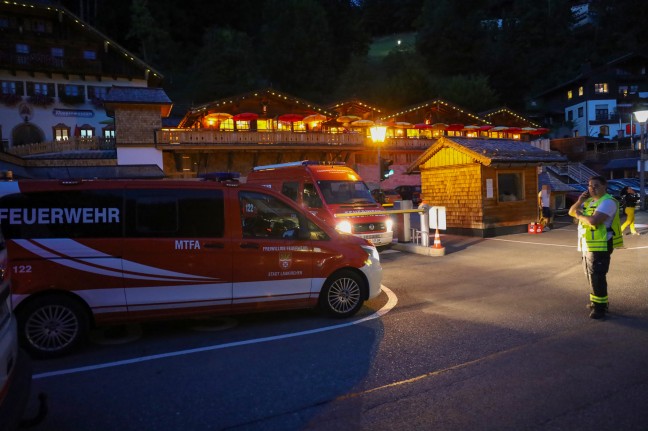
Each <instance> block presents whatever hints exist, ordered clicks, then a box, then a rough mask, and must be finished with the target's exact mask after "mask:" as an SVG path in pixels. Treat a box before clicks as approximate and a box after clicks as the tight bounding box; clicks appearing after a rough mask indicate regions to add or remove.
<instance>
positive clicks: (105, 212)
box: [0, 180, 382, 356]
mask: <svg viewBox="0 0 648 431" xmlns="http://www.w3.org/2000/svg"><path fill="white" fill-rule="evenodd" d="M0 222H1V223H2V228H3V230H4V231H5V234H6V237H7V246H8V252H9V258H10V261H9V265H10V266H11V268H12V275H13V287H14V295H13V301H14V308H15V311H16V316H17V318H18V325H19V333H20V337H21V339H22V341H23V343H24V345H25V347H26V348H27V349H29V350H31V351H32V352H34V353H36V354H39V355H41V356H55V355H58V354H62V353H65V352H66V351H68V350H69V349H71V348H73V346H74V345H75V344H77V343H78V342H79V340H81V339H82V338H83V336H84V335H85V333H86V331H87V330H88V327H89V326H90V325H91V324H109V323H122V322H127V321H141V320H146V319H166V318H178V317H193V316H204V315H214V314H233V313H244V312H253V311H264V310H277V309H289V308H308V307H315V306H318V305H319V306H320V308H321V309H323V310H324V311H325V312H327V313H328V314H330V315H333V316H337V317H346V316H350V315H352V314H354V313H355V312H357V311H358V309H359V308H360V307H361V306H362V303H363V302H364V300H366V299H368V298H371V297H374V296H376V295H378V293H379V292H380V277H381V271H382V270H381V268H380V262H379V259H378V254H377V252H376V250H375V248H374V247H372V246H371V245H370V244H368V243H367V242H366V241H364V240H361V239H359V238H355V237H353V236H349V235H343V234H340V233H338V232H336V231H335V229H332V228H331V227H329V226H327V225H326V224H325V223H323V222H321V221H320V220H318V219H317V218H316V217H314V216H312V215H311V214H309V213H308V212H306V211H304V210H303V209H301V208H300V207H299V206H297V205H296V204H295V203H294V202H292V201H290V200H289V199H287V198H286V197H285V196H282V195H280V194H277V193H274V192H272V191H270V190H267V189H264V188H261V187H256V186H252V185H247V184H238V182H231V181H229V182H217V181H166V180H151V181H148V180H107V181H104V180H93V181H36V180H34V181H21V182H5V183H0ZM345 282H349V283H350V284H344V283H345ZM343 285H344V286H347V287H342V286H343ZM348 286H351V288H350V290H349V288H348ZM345 289H346V291H345ZM349 294H350V296H349ZM54 313H59V314H60V315H61V316H62V317H60V318H52V317H51V316H52V315H53V314H54Z"/></svg>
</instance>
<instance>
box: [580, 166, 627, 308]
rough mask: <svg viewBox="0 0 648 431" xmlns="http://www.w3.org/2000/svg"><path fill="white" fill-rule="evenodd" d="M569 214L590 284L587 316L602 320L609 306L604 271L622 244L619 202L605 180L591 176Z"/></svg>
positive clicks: (607, 268) (608, 267) (605, 273)
mask: <svg viewBox="0 0 648 431" xmlns="http://www.w3.org/2000/svg"><path fill="white" fill-rule="evenodd" d="M569 215H570V216H572V217H575V218H576V220H578V249H579V250H580V251H582V252H583V269H584V270H585V275H587V281H588V282H589V285H590V289H591V290H590V303H589V305H588V307H589V308H590V310H591V311H590V317H591V318H592V319H602V318H604V317H605V313H606V311H607V309H608V292H607V273H608V270H609V269H610V260H611V255H612V251H614V249H615V248H617V247H623V237H622V236H621V223H620V222H619V204H618V203H617V201H616V200H615V199H614V198H613V197H612V196H610V195H609V194H608V193H607V180H606V179H605V177H603V176H594V177H592V178H590V180H589V182H588V187H587V191H585V192H583V193H582V194H581V195H580V196H579V197H578V200H577V201H576V203H574V205H572V207H571V208H570V209H569Z"/></svg>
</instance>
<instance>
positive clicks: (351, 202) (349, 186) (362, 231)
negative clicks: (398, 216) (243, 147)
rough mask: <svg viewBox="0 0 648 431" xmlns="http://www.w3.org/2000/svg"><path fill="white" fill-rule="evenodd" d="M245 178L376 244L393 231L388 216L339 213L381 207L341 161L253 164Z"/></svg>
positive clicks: (380, 244) (384, 241)
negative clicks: (347, 215) (349, 215)
mask: <svg viewBox="0 0 648 431" xmlns="http://www.w3.org/2000/svg"><path fill="white" fill-rule="evenodd" d="M247 182H248V183H254V184H260V185H262V186H264V187H267V188H270V189H272V190H276V191H280V192H281V193H282V194H284V195H286V196H288V197H289V198H290V199H292V200H294V201H295V202H297V203H299V204H300V205H302V206H303V207H304V208H307V209H308V211H310V212H311V213H312V214H315V215H316V216H318V217H319V218H321V219H322V220H324V221H325V222H327V223H328V224H329V225H330V226H334V227H335V228H336V229H338V230H339V231H341V232H346V233H352V234H354V235H356V236H359V237H361V238H364V239H366V240H368V241H370V242H371V243H372V244H373V245H375V246H376V247H384V246H389V245H391V242H392V239H393V236H394V233H393V231H392V227H393V224H392V220H391V219H390V218H389V216H387V215H385V214H376V215H362V216H352V217H340V216H343V215H344V214H345V213H359V212H374V211H375V212H378V211H384V209H383V207H382V206H381V205H380V204H379V203H377V202H376V201H375V199H374V198H373V197H372V196H371V192H370V191H369V188H368V187H367V185H366V184H365V183H364V182H363V181H362V178H360V175H358V174H357V173H356V172H355V171H354V170H353V169H351V168H349V167H348V166H345V164H344V163H343V162H314V161H307V160H306V161H302V162H290V163H280V164H276V165H267V166H257V167H255V168H254V169H253V170H252V172H250V173H249V175H248V177H247Z"/></svg>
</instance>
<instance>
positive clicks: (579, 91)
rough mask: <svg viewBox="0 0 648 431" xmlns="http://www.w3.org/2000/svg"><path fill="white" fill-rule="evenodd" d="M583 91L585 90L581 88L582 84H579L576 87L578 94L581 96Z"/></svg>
mask: <svg viewBox="0 0 648 431" xmlns="http://www.w3.org/2000/svg"><path fill="white" fill-rule="evenodd" d="M584 93H585V90H584V89H583V86H582V85H581V86H580V87H578V95H579V96H582V95H583V94H584Z"/></svg>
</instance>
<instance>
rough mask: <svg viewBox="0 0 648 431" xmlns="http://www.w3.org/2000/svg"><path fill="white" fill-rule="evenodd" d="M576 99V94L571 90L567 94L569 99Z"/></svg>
mask: <svg viewBox="0 0 648 431" xmlns="http://www.w3.org/2000/svg"><path fill="white" fill-rule="evenodd" d="M573 97H574V94H573V93H572V91H571V90H569V91H568V92H567V99H569V100H571V99H572V98H573Z"/></svg>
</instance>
